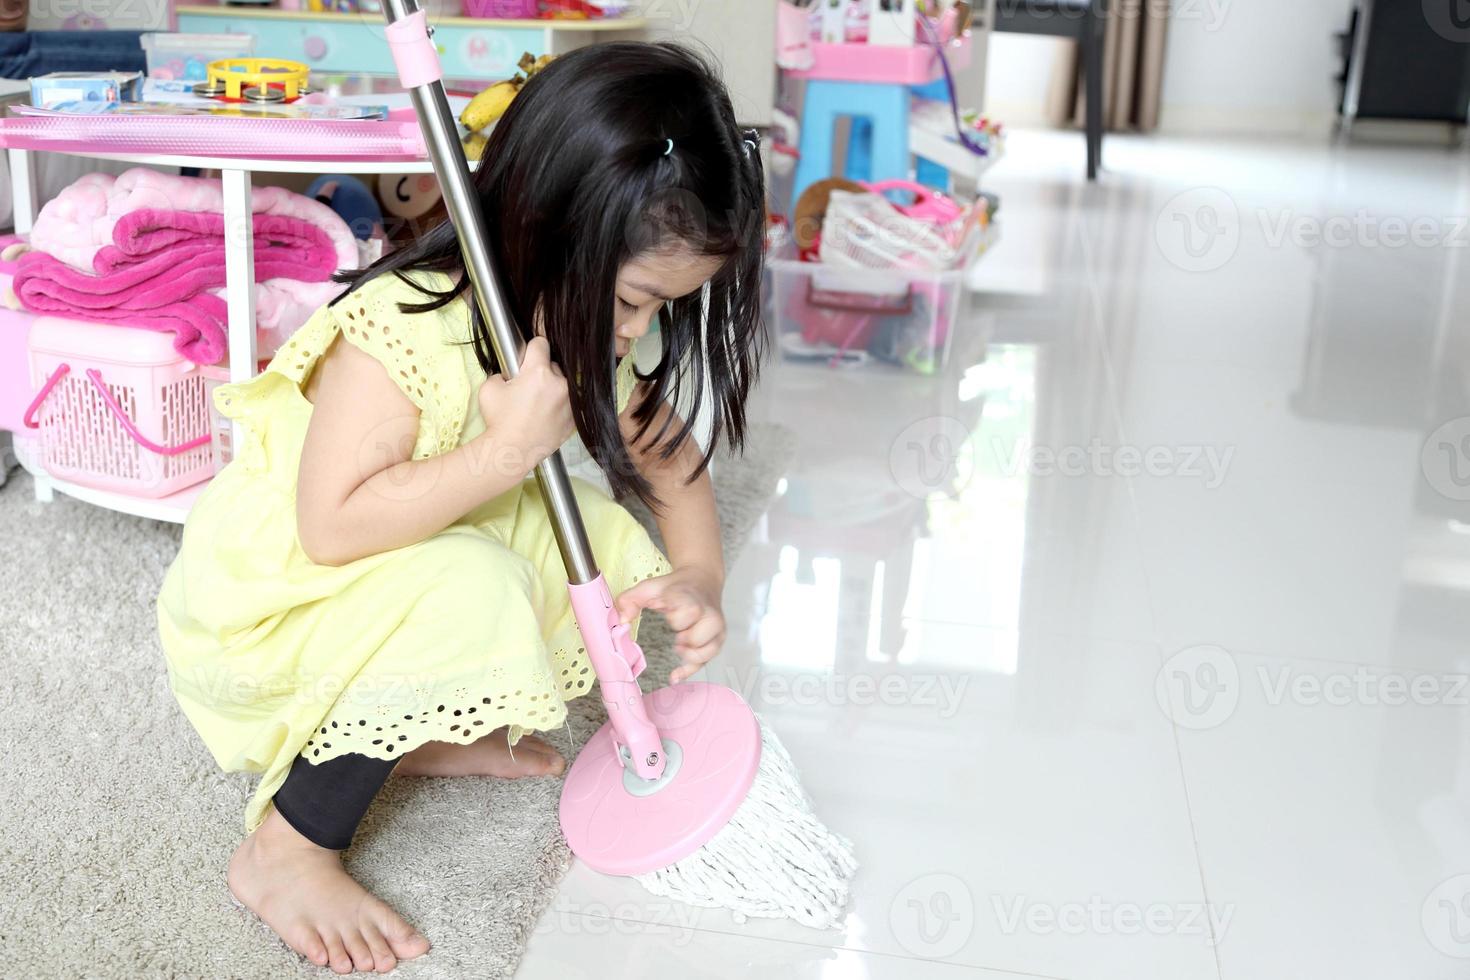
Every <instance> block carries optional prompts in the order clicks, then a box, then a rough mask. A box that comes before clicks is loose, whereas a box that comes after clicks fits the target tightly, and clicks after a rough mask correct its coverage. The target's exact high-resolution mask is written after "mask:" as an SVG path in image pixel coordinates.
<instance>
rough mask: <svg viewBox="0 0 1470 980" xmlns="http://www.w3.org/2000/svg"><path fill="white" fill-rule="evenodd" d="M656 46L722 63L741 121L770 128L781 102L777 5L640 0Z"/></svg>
mask: <svg viewBox="0 0 1470 980" xmlns="http://www.w3.org/2000/svg"><path fill="white" fill-rule="evenodd" d="M637 6H638V7H639V8H641V9H640V12H641V13H642V15H643V16H644V17H646V18H647V19H648V21H649V32H648V33H649V38H650V40H659V39H664V38H668V39H671V40H675V41H679V42H681V43H686V44H693V45H694V46H695V47H700V48H704V49H706V50H707V51H708V52H709V53H711V54H713V55H714V56H715V58H716V59H717V60H718V61H719V63H720V65H721V68H722V69H723V73H724V78H725V84H726V85H727V86H728V87H729V89H730V99H731V101H732V102H733V103H734V105H735V115H736V118H738V119H739V121H740V122H741V123H743V124H745V125H750V126H764V125H768V124H769V123H770V121H771V107H772V106H773V105H774V104H775V100H776V66H775V58H776V4H775V2H774V0H639V3H638V4H637Z"/></svg>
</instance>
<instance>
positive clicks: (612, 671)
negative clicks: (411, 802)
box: [383, 0, 857, 928]
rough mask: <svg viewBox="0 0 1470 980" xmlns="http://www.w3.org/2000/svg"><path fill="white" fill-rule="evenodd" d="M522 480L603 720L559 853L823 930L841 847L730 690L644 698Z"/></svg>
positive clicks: (562, 524) (399, 24) (392, 26)
mask: <svg viewBox="0 0 1470 980" xmlns="http://www.w3.org/2000/svg"><path fill="white" fill-rule="evenodd" d="M383 13H384V15H385V17H386V18H387V20H388V28H387V32H386V34H387V38H388V44H389V47H390V49H391V50H392V53H393V60H394V63H395V65H396V66H397V69H398V75H399V78H400V80H401V81H402V83H403V86H404V87H405V88H406V89H408V90H409V94H410V96H411V98H412V100H413V106H414V110H415V112H416V113H417V115H418V119H419V125H420V127H421V128H422V129H423V135H424V142H425V144H426V146H427V148H428V151H429V156H430V159H431V160H432V162H433V165H434V171H435V173H436V174H437V176H438V178H439V185H440V189H441V190H442V192H443V195H444V203H445V206H446V208H447V210H448V212H449V216H450V220H451V222H452V223H453V225H454V229H455V233H456V234H457V236H458V238H459V246H460V250H461V252H462V253H463V255H464V259H465V267H466V270H467V272H468V274H469V279H470V283H471V285H472V286H473V288H474V293H475V301H476V302H477V303H478V304H479V309H480V313H481V315H482V317H483V318H484V322H485V323H486V324H488V325H489V328H490V339H491V341H492V343H493V345H494V347H495V355H496V360H497V361H498V363H499V364H500V365H501V370H502V371H503V372H504V373H505V374H506V375H507V376H508V377H511V378H513V377H515V376H516V374H517V373H518V372H519V366H520V362H521V353H522V350H523V347H524V341H523V340H522V338H521V335H520V333H519V331H518V330H517V329H516V328H515V324H514V320H513V318H512V316H511V314H510V310H509V307H508V306H507V305H506V302H505V297H504V295H503V293H502V291H501V288H500V284H499V282H498V280H497V279H496V275H495V269H494V264H493V262H492V259H491V257H490V250H489V248H488V246H487V245H486V242H487V241H488V236H487V234H486V229H485V219H484V215H482V214H481V212H480V209H479V206H478V205H477V203H476V200H475V197H474V194H473V192H472V190H471V187H470V174H469V165H468V163H467V162H466V161H465V157H464V151H463V149H462V148H461V146H460V142H459V133H458V128H457V126H456V125H455V122H454V117H453V116H452V115H451V113H450V111H449V101H448V99H447V98H446V97H445V94H444V86H443V83H442V81H441V79H442V70H441V68H440V65H439V55H438V52H437V51H436V49H435V47H434V44H433V42H432V41H431V40H430V37H429V28H428V24H427V21H426V19H425V15H424V12H423V11H422V10H420V9H419V7H418V2H417V0H385V2H384V4H383ZM536 480H537V482H538V483H539V484H540V487H541V494H542V497H543V499H544V500H545V502H546V508H547V511H548V514H549V516H550V518H551V523H552V527H553V529H554V530H555V533H556V541H557V546H558V548H559V549H560V551H561V556H562V561H563V563H564V564H565V565H566V569H567V577H568V580H569V584H568V590H569V592H570V594H571V602H572V612H573V615H574V616H575V617H576V620H577V627H578V629H580V630H581V633H582V638H583V641H584V643H585V646H586V650H587V657H588V660H589V661H590V662H591V664H592V669H593V670H594V671H595V672H596V675H597V681H598V688H599V692H600V696H601V698H602V703H603V704H604V706H606V708H607V713H608V722H607V723H606V724H605V725H603V726H602V728H601V729H599V730H598V732H597V733H596V734H595V735H593V737H592V738H591V740H589V741H588V743H587V745H586V746H585V747H583V749H582V752H581V753H580V754H579V755H578V756H577V759H576V761H575V762H574V763H573V764H572V767H571V769H570V770H568V772H567V775H566V782H565V784H564V786H563V789H562V795H561V807H560V817H561V826H562V832H563V834H565V836H566V839H567V843H568V845H569V846H570V847H571V850H572V853H573V854H575V855H576V856H577V858H578V859H579V860H581V861H583V862H584V863H586V864H587V865H588V866H590V867H591V868H593V869H594V870H596V871H600V872H602V873H604V874H613V875H628V876H632V877H634V878H636V879H637V880H638V881H639V882H641V883H642V884H643V885H644V886H645V887H647V888H648V889H649V890H650V891H652V892H653V893H654V894H657V895H661V896H665V897H668V898H672V899H676V900H678V901H682V902H686V903H688V904H690V905H696V906H701V907H704V908H725V909H728V910H730V911H731V912H732V913H734V915H735V917H736V918H737V919H743V918H744V917H746V916H763V917H788V918H792V919H795V920H796V921H798V922H801V923H803V924H804V925H808V926H813V927H815V928H830V927H832V926H834V925H836V924H837V923H838V922H839V921H840V920H841V919H842V916H843V914H844V912H845V909H846V907H847V903H848V895H849V889H850V885H851V881H852V877H853V874H854V873H855V872H856V870H857V862H856V860H855V859H854V857H853V853H852V845H851V844H850V843H849V842H848V841H847V840H845V839H844V838H842V837H840V836H838V835H836V834H834V833H832V832H831V831H830V830H828V829H827V828H826V827H825V826H824V825H823V824H822V823H821V822H820V821H818V820H817V818H816V817H815V816H813V814H812V809H811V803H810V801H809V800H808V799H807V796H806V794H805V792H804V791H803V790H802V787H801V783H800V781H799V779H798V777H797V773H796V767H795V766H794V765H793V764H792V761H791V757H790V756H789V755H787V753H786V750H785V749H784V748H783V747H782V746H781V743H780V742H779V741H777V739H776V736H775V735H774V734H773V733H772V732H771V731H770V730H769V729H768V728H766V726H764V725H762V724H761V722H760V720H759V719H758V718H757V717H756V715H755V713H754V712H753V711H752V710H751V709H750V706H749V705H747V704H746V703H745V701H744V700H742V699H741V697H740V696H739V695H738V694H736V693H735V692H734V691H733V690H731V689H729V688H727V687H721V686H719V685H716V684H707V683H703V682H686V683H683V684H679V685H677V686H674V687H666V688H661V689H659V690H656V691H654V692H652V693H651V694H649V695H648V696H647V697H645V696H644V694H643V692H642V690H641V688H640V687H639V685H638V675H639V674H640V673H642V671H643V668H644V658H643V651H642V650H640V649H639V647H638V644H637V643H635V642H634V641H633V639H632V637H631V635H630V633H629V627H628V626H627V625H626V624H623V623H620V622H619V617H618V613H617V610H616V609H615V607H614V605H613V598H612V593H611V592H610V591H609V589H608V586H607V582H606V581H605V580H604V579H603V577H602V573H601V572H600V571H598V567H597V562H596V560H595V558H594V556H593V554H592V547H591V544H590V543H589V542H588V540H587V531H586V528H585V526H584V525H583V522H582V515H581V513H580V511H578V509H577V502H576V498H575V497H574V496H573V494H572V488H571V482H570V480H569V479H568V477H567V470H566V466H565V464H564V463H563V462H562V458H561V454H560V453H553V454H552V455H551V456H549V457H547V458H546V460H544V461H543V462H542V463H540V464H539V465H538V466H537V467H536Z"/></svg>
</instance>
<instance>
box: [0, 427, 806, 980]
mask: <svg viewBox="0 0 1470 980" xmlns="http://www.w3.org/2000/svg"><path fill="white" fill-rule="evenodd" d="M793 453H794V440H793V439H792V437H791V434H790V433H789V432H788V431H786V430H785V429H781V428H779V427H776V426H756V427H754V428H753V431H752V438H751V440H750V446H749V448H748V450H747V453H746V455H745V457H744V458H743V459H741V460H738V461H726V462H723V463H722V464H721V465H719V466H718V467H717V470H716V474H715V487H716V494H717V496H718V499H719V504H720V518H721V523H722V526H723V530H724V537H725V547H726V555H727V560H728V559H731V558H733V557H734V555H735V553H736V552H737V550H738V549H739V547H740V545H741V544H742V543H743V542H744V541H745V540H746V538H747V537H748V535H749V534H750V532H751V529H752V527H753V525H754V524H755V522H756V521H757V519H758V518H759V517H760V515H761V514H762V513H764V511H765V509H766V507H767V505H768V504H769V502H770V500H771V498H772V496H773V495H774V493H775V487H776V482H777V480H778V479H779V478H780V476H781V474H782V472H783V471H784V470H785V468H786V466H787V465H788V463H789V462H790V460H791V457H792V455H793ZM179 533H180V529H179V528H178V527H177V526H174V525H168V524H160V523H155V522H153V521H147V520H141V519H138V518H133V517H127V516H123V515H120V514H115V513H111V512H109V511H104V510H100V509H97V508H95V507H91V506H88V505H86V504H82V503H79V502H77V501H74V500H71V499H68V498H66V497H64V496H61V495H58V496H57V497H56V500H55V502H54V503H51V504H40V503H37V502H36V501H35V500H34V498H33V484H32V480H31V478H30V477H29V476H27V475H25V474H24V473H23V472H21V471H18V470H12V471H11V472H10V479H9V481H8V482H7V483H5V484H4V485H3V486H0V597H3V601H0V676H3V679H0V692H3V702H4V703H3V705H0V747H3V756H0V759H3V768H0V959H3V962H4V965H3V966H0V975H3V976H8V977H26V978H30V980H36V978H51V977H57V978H60V977H66V978H74V977H144V976H149V977H160V976H168V977H208V978H220V977H250V978H266V977H269V978H279V977H298V976H308V977H322V978H325V977H329V976H333V974H332V973H331V972H330V971H328V970H326V969H318V968H316V967H313V966H311V965H310V964H308V963H306V962H305V961H303V960H301V959H300V958H299V957H297V956H296V954H295V953H293V952H291V951H290V950H289V949H287V948H286V947H285V946H284V945H283V944H281V943H280V942H279V941H278V940H277V939H276V938H275V937H274V935H273V934H272V933H270V932H269V931H268V930H267V929H266V928H265V926H263V925H262V924H261V923H260V922H259V921H258V920H256V918H255V917H254V916H253V915H251V914H250V913H249V912H247V911H245V910H243V909H240V908H238V907H236V906H235V905H234V904H233V903H232V901H231V899H230V895H229V892H228V890H227V889H226V887H225V876H224V871H225V862H226V860H227V859H228V857H229V855H230V853H231V851H233V850H234V848H235V846H236V845H237V844H238V843H239V840H240V834H241V823H240V821H241V814H242V812H243V809H244V807H245V803H246V800H247V799H248V797H249V795H250V791H251V786H252V782H253V777H250V776H246V775H242V774H238V773H237V774H226V773H222V772H220V771H219V769H218V767H217V766H216V765H215V763H214V760H213V759H212V758H211V757H210V755H209V753H208V752H207V751H206V750H205V748H204V746H203V745H202V744H201V743H200V741H199V739H198V737H197V736H196V735H195V734H194V731H193V729H191V728H190V727H189V725H188V723H187V721H186V720H185V719H184V717H183V715H182V714H181V713H180V711H179V709H178V707H177V705H176V703H175V702H174V699H173V696H172V695H171V694H170V692H169V689H168V683H167V679H166V676H165V673H164V666H163V659H162V653H161V651H160V649H159V647H158V641H157V637H156V633H155V626H154V598H155V596H156V595H157V592H158V587H159V583H160V581H161V580H162V577H163V572H164V569H165V568H166V567H167V566H168V563H169V562H170V561H171V560H172V558H173V556H174V552H175V551H176V549H177V547H178V542H179ZM650 619H651V621H650V623H649V624H648V627H647V629H646V632H645V633H644V634H643V637H642V639H643V640H644V646H645V648H646V650H647V653H648V661H649V672H648V674H647V675H645V676H647V677H648V678H653V679H658V678H663V677H666V676H667V672H668V669H669V668H670V666H671V665H672V660H673V655H672V651H671V646H672V644H671V642H670V638H669V635H668V632H667V630H666V629H664V628H663V624H662V622H653V621H652V620H656V619H657V617H651V618H650ZM574 704H575V705H577V706H578V707H577V710H576V711H575V712H574V713H573V718H572V721H571V724H570V727H571V729H572V737H573V739H574V740H575V742H576V743H577V744H578V745H580V744H581V742H582V741H584V740H585V739H586V738H588V737H589V736H590V735H591V734H592V732H593V731H594V730H595V725H596V724H600V720H598V719H597V718H596V717H595V711H596V710H600V705H598V704H597V703H596V702H595V700H594V699H592V698H580V699H578V701H577V702H574ZM550 737H551V738H552V740H553V741H554V742H556V743H557V744H558V745H561V747H562V748H563V749H565V748H566V746H565V745H564V744H563V743H564V740H565V736H558V735H557V734H556V733H552V734H551V736H550ZM560 788H561V783H560V780H559V779H554V778H545V779H523V780H515V781H501V780H495V779H490V778H472V779H408V778H405V779H395V780H390V782H389V785H388V787H387V788H386V789H385V791H384V793H383V795H382V797H381V798H380V799H379V800H378V801H377V802H376V803H375V804H374V807H373V809H372V811H371V812H370V813H369V815H368V819H367V821H366V822H365V824H364V826H363V828H362V830H361V832H360V833H359V835H358V840H357V844H356V845H355V847H354V848H353V850H352V851H350V852H349V853H348V856H347V865H348V868H349V870H351V872H352V873H353V874H354V875H356V876H357V877H358V878H359V880H361V881H362V882H363V883H364V884H365V885H366V886H367V887H368V888H370V889H372V890H373V891H375V892H377V893H378V894H379V895H381V896H382V897H383V898H384V899H386V900H387V901H388V902H390V903H391V904H392V905H393V906H394V907H395V908H397V909H399V910H400V911H401V912H402V913H403V914H404V915H405V916H406V917H407V918H408V920H409V921H410V922H412V923H414V925H416V926H417V927H418V928H419V929H420V930H421V931H423V932H424V934H425V935H427V936H428V937H429V938H430V940H431V941H432V942H433V943H434V948H433V950H432V951H431V952H430V953H429V954H428V955H426V956H424V957H422V958H420V959H418V960H414V961H412V962H409V963H404V964H402V965H400V966H399V968H398V969H397V970H396V971H395V973H394V975H395V976H399V977H403V978H404V980H416V978H427V977H446V978H447V977H453V978H460V977H504V976H509V975H511V974H512V973H513V972H514V971H515V968H516V964H517V963H518V962H519V961H520V957H521V954H522V952H523V951H524V949H525V945H526V941H527V938H528V937H529V935H530V933H531V931H532V930H533V929H534V927H535V925H536V921H537V919H538V918H539V916H540V915H541V913H542V911H543V910H545V908H546V907H547V905H548V904H549V903H550V902H551V900H552V898H553V897H554V893H555V891H556V888H557V884H558V882H559V881H560V880H561V878H562V876H563V875H564V874H565V873H566V871H567V868H568V867H569V865H570V862H571V856H570V854H569V853H568V851H567V848H566V844H565V843H564V842H563V840H562V837H561V832H560V830H559V829H558V826H557V821H556V807H557V797H558V793H559V791H560Z"/></svg>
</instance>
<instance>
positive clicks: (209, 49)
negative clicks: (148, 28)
mask: <svg viewBox="0 0 1470 980" xmlns="http://www.w3.org/2000/svg"><path fill="white" fill-rule="evenodd" d="M142 44H143V54H144V56H145V57H147V59H148V77H149V78H160V79H163V80H165V81H183V82H202V81H204V80H205V78H206V77H207V75H208V72H207V70H206V69H208V67H209V63H210V62H211V61H224V60H225V59H227V58H248V57H250V56H251V55H253V54H254V53H255V38H254V37H253V36H252V35H249V34H144V35H143V38H142Z"/></svg>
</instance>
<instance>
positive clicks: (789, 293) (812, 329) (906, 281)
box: [767, 255, 965, 374]
mask: <svg viewBox="0 0 1470 980" xmlns="http://www.w3.org/2000/svg"><path fill="white" fill-rule="evenodd" d="M767 267H768V269H769V270H770V313H771V318H772V322H773V324H774V327H775V331H776V338H777V343H778V345H779V346H780V349H781V352H782V355H783V356H784V357H786V358H788V359H794V360H809V361H813V362H819V363H820V362H826V363H830V364H834V365H835V364H858V363H863V362H867V361H873V360H876V361H880V362H887V363H890V364H896V365H901V366H903V367H906V368H909V369H911V370H914V371H918V372H920V373H923V374H933V373H934V372H936V371H938V370H939V369H940V368H941V367H943V366H944V363H945V361H946V360H947V359H948V357H949V351H950V347H951V344H952V342H953V339H954V330H955V326H956V320H957V318H958V315H959V311H960V301H961V299H962V298H963V297H964V293H965V270H964V269H955V270H952V271H947V272H914V271H908V272H900V271H897V270H885V269H852V268H844V267H839V266H832V265H827V264H824V263H821V262H802V261H800V260H798V259H797V258H796V257H795V256H792V255H785V256H778V257H775V258H772V259H770V260H769V261H768V262H767Z"/></svg>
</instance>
